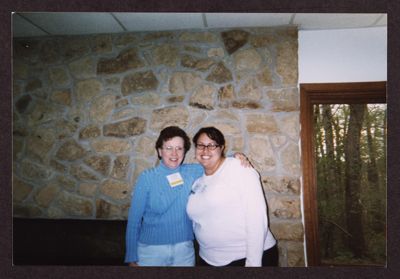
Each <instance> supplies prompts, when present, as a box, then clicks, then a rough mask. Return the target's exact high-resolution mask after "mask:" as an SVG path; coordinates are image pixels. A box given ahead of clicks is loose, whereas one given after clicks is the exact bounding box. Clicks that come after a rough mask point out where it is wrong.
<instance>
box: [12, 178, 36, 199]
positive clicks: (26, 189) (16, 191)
mask: <svg viewBox="0 0 400 279" xmlns="http://www.w3.org/2000/svg"><path fill="white" fill-rule="evenodd" d="M12 187H13V188H12V189H13V201H14V202H22V201H23V200H25V199H26V198H27V197H28V196H29V194H30V193H31V192H32V190H33V188H34V186H33V185H31V184H29V183H27V182H24V181H22V180H21V179H19V178H18V177H16V176H13V185H12Z"/></svg>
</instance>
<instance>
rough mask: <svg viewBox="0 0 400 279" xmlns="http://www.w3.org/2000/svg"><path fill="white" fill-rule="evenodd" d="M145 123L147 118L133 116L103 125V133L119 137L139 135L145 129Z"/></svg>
mask: <svg viewBox="0 0 400 279" xmlns="http://www.w3.org/2000/svg"><path fill="white" fill-rule="evenodd" d="M146 123H147V120H145V119H143V118H140V117H133V118H131V119H128V120H124V121H120V122H117V123H113V124H107V125H104V127H103V135H104V136H106V137H119V138H126V137H131V136H136V135H140V134H143V133H144V132H145V131H146Z"/></svg>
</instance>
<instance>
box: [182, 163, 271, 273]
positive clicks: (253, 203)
mask: <svg viewBox="0 0 400 279" xmlns="http://www.w3.org/2000/svg"><path fill="white" fill-rule="evenodd" d="M186 211H187V213H188V215H189V218H190V219H192V221H193V229H194V233H195V235H196V239H197V241H198V242H199V245H200V257H201V258H202V259H204V260H205V261H206V262H207V263H209V264H211V265H214V266H222V265H227V264H229V263H230V262H232V261H235V260H239V259H243V258H246V266H261V259H262V254H263V251H264V250H267V249H269V248H271V247H272V246H274V245H275V243H276V240H275V239H274V237H273V235H272V234H271V232H270V231H269V229H268V217H267V209H266V203H265V199H264V195H263V191H262V189H261V183H260V177H259V175H258V173H257V172H256V171H255V170H254V169H252V168H245V167H242V166H241V165H240V161H239V160H237V159H235V158H226V159H225V161H224V162H223V164H222V165H221V166H220V167H219V169H218V170H217V171H216V172H215V173H214V174H213V175H209V176H207V175H203V176H202V177H200V178H199V179H197V180H196V181H195V183H194V184H193V186H192V193H191V195H190V196H189V201H188V204H187V207H186Z"/></svg>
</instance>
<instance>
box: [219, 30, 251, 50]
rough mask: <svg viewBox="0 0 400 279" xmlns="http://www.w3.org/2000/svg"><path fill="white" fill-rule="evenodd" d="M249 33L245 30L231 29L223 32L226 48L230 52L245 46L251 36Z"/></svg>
mask: <svg viewBox="0 0 400 279" xmlns="http://www.w3.org/2000/svg"><path fill="white" fill-rule="evenodd" d="M249 35H250V34H249V33H248V32H246V31H243V30H230V31H225V32H222V33H221V37H222V40H223V42H224V45H225V49H226V51H227V52H228V53H229V54H232V53H234V52H235V51H236V50H238V49H239V48H241V47H242V46H244V45H245V44H246V43H247V41H248V38H249Z"/></svg>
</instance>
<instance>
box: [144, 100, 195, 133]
mask: <svg viewBox="0 0 400 279" xmlns="http://www.w3.org/2000/svg"><path fill="white" fill-rule="evenodd" d="M188 121H189V112H188V110H187V108H185V107H184V106H172V107H166V108H161V109H156V110H154V111H153V113H152V117H151V124H150V127H151V129H152V130H154V131H161V130H162V129H164V128H165V127H167V126H171V125H175V126H178V127H180V128H182V129H184V128H185V127H186V126H187V125H188Z"/></svg>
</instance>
